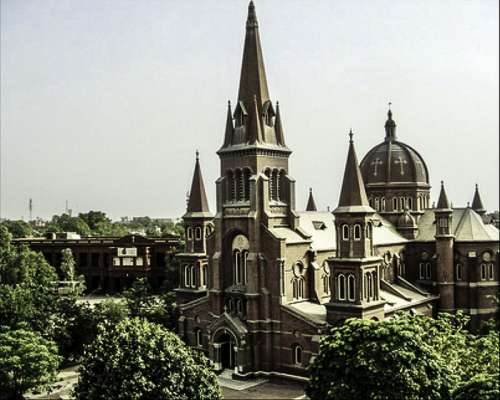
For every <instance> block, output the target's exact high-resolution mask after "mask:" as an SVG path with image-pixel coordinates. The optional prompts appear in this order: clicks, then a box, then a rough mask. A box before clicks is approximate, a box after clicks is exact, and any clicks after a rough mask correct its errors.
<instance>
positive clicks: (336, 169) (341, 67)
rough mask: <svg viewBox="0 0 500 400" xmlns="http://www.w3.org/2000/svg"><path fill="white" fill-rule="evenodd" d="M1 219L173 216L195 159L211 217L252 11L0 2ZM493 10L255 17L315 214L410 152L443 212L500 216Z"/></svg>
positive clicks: (423, 4)
mask: <svg viewBox="0 0 500 400" xmlns="http://www.w3.org/2000/svg"><path fill="white" fill-rule="evenodd" d="M0 4H1V21H0V22H1V28H0V29H1V53H0V55H1V87H0V90H1V125H0V127H1V136H2V147H1V166H2V171H1V178H2V180H1V187H0V190H1V193H0V199H1V216H2V217H7V218H21V217H22V216H24V217H25V218H26V217H27V216H28V199H29V198H30V197H31V198H33V202H34V216H41V217H50V216H52V215H53V214H55V213H61V212H63V211H64V206H65V201H66V200H68V201H69V205H70V208H72V209H73V210H74V212H84V211H87V210H89V209H97V210H103V211H105V212H106V213H108V214H109V215H110V216H112V217H113V218H119V217H120V216H125V215H150V216H155V217H177V216H180V215H181V214H182V213H183V211H184V208H185V204H186V203H185V193H186V191H187V190H188V189H189V186H190V183H191V177H192V172H193V167H194V153H195V149H199V150H200V153H201V162H202V169H203V174H204V179H205V186H206V187H207V191H208V196H209V201H210V207H211V209H212V211H213V210H214V209H215V184H214V181H215V180H216V179H217V177H218V176H219V162H218V158H217V156H216V154H215V151H216V150H217V149H218V148H219V147H220V145H221V143H222V140H223V134H224V125H225V113H226V102H227V100H228V99H230V100H231V101H232V102H234V101H235V97H236V95H237V90H238V82H239V72H240V63H241V55H242V49H243V39H244V31H245V19H246V12H247V1H246V0H241V1H240V0H237V1H236V0H183V1H174V0H170V1H167V0H161V1H160V0H159V1H153V0H141V1H137V0H134V1H126V0H114V1H111V0H79V1H76V0H44V1H35V0H33V1H28V0H0ZM498 6H499V5H498V0H482V1H461V0H449V1H446V0H440V1H434V0H425V1H424V0H422V1H417V0H406V1H405V0H400V1H385V0H365V1H361V0H358V1H352V0H335V1H332V0H324V1H320V0H287V1H286V2H285V1H283V0H256V8H257V16H258V19H259V24H260V32H261V39H262V45H263V50H264V58H265V63H266V69H267V77H268V83H269V88H270V94H271V98H272V99H273V101H276V100H279V101H280V106H281V111H282V117H283V120H284V121H283V122H284V128H285V140H286V142H287V144H288V146H289V147H290V148H291V149H292V150H293V151H294V153H293V154H292V156H291V159H290V172H291V175H292V176H293V177H294V178H295V179H296V181H297V202H298V204H297V206H298V209H303V208H304V207H305V204H306V201H307V194H308V193H307V188H308V187H310V186H312V187H313V189H314V194H315V198H316V202H317V204H318V206H319V207H320V208H326V206H327V205H329V206H331V207H334V206H335V205H336V204H337V201H338V196H339V192H340V185H341V180H342V174H343V168H344V163H345V158H346V154H347V132H348V130H349V128H350V127H352V129H353V131H354V133H355V142H356V147H357V152H358V157H359V159H360V160H361V158H362V157H363V155H364V154H366V152H367V151H368V150H369V149H370V148H371V147H372V146H374V145H375V144H377V143H379V142H380V141H382V140H383V137H384V128H383V126H384V122H385V119H386V111H387V102H388V101H391V102H392V103H393V106H392V109H393V112H394V118H395V120H396V123H397V124H398V131H397V133H398V138H399V139H400V140H402V141H404V142H406V143H408V144H410V145H411V146H413V147H414V148H416V149H417V150H418V151H419V152H420V153H421V154H422V155H423V157H424V159H425V160H426V162H427V165H428V167H429V170H430V176H431V184H432V185H433V190H432V194H433V199H436V198H437V195H438V190H439V182H440V180H441V179H444V180H445V182H446V187H447V191H448V197H449V198H450V200H451V201H453V203H454V205H455V206H459V205H465V204H466V202H467V201H471V200H472V195H473V190H474V183H476V182H478V183H479V185H480V190H481V194H482V197H483V202H484V203H485V206H486V208H488V210H492V209H496V208H498V202H499V199H498V192H499V184H498V181H499V176H498V144H499V143H498V132H499V124H498V121H499V119H498V117H499V115H498V106H499V96H498V93H499V92H498V90H499V81H498V68H499V64H498V60H499V53H498V51H499V50H498V49H499V43H498Z"/></svg>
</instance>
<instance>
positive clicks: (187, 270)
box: [184, 265, 191, 287]
mask: <svg viewBox="0 0 500 400" xmlns="http://www.w3.org/2000/svg"><path fill="white" fill-rule="evenodd" d="M184 286H185V287H190V286H191V273H190V268H189V265H184Z"/></svg>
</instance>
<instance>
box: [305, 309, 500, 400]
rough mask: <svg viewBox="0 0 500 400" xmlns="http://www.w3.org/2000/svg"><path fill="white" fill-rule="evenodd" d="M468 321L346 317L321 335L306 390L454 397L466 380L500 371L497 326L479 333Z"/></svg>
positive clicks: (354, 395)
mask: <svg viewBox="0 0 500 400" xmlns="http://www.w3.org/2000/svg"><path fill="white" fill-rule="evenodd" d="M467 324H468V318H467V317H465V316H464V315H463V314H462V313H457V315H450V314H440V315H439V316H438V318H437V319H433V318H428V317H425V316H412V315H409V314H401V315H398V316H396V317H395V318H393V319H391V320H384V321H380V322H378V321H367V320H359V319H350V320H347V321H346V323H345V324H344V325H342V326H339V327H334V328H332V330H331V332H330V334H329V335H327V336H324V337H323V338H322V340H321V344H320V354H319V355H318V357H317V358H316V360H315V361H314V362H313V363H312V364H311V366H310V371H311V381H310V383H309V385H308V387H307V389H306V392H307V394H308V395H309V397H310V398H311V399H312V400H315V399H324V400H333V399H344V398H349V399H364V398H373V399H415V400H420V399H422V400H424V399H450V398H451V397H452V393H453V392H454V390H456V389H457V387H461V386H462V385H463V383H464V382H469V381H474V379H476V378H474V377H476V376H484V374H486V375H487V376H492V375H495V374H496V375H498V372H499V367H498V362H499V349H498V343H499V332H498V329H496V327H495V325H494V324H491V325H490V327H491V329H490V330H489V331H488V332H487V334H485V335H483V336H476V335H472V334H470V333H469V332H468V331H467V330H466V329H465V326H466V325H467ZM481 374H483V375H481ZM481 384H482V383H481ZM471 385H472V384H471ZM478 385H479V384H478ZM472 387H477V385H476V386H474V385H472ZM464 390H465V389H464ZM470 390H472V389H470Z"/></svg>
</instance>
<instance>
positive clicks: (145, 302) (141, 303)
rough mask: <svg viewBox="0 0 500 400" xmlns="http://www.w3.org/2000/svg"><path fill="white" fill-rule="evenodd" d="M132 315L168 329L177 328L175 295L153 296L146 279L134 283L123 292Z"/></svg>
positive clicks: (169, 293)
mask: <svg viewBox="0 0 500 400" xmlns="http://www.w3.org/2000/svg"><path fill="white" fill-rule="evenodd" d="M123 296H124V298H125V301H126V304H127V307H128V309H129V310H130V315H131V316H132V317H140V318H145V319H147V320H148V321H150V322H156V323H158V324H161V325H163V326H164V327H166V328H168V329H174V328H175V320H176V318H175V311H176V310H175V293H174V292H167V293H165V294H162V295H159V296H158V295H153V294H152V292H151V287H150V286H149V283H148V281H147V280H146V279H145V278H139V279H136V280H135V281H134V283H133V284H132V287H131V288H130V289H128V290H126V291H125V292H123Z"/></svg>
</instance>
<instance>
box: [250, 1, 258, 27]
mask: <svg viewBox="0 0 500 400" xmlns="http://www.w3.org/2000/svg"><path fill="white" fill-rule="evenodd" d="M257 26H258V24H257V15H256V13H255V4H253V1H252V0H250V3H248V17H247V28H257Z"/></svg>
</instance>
